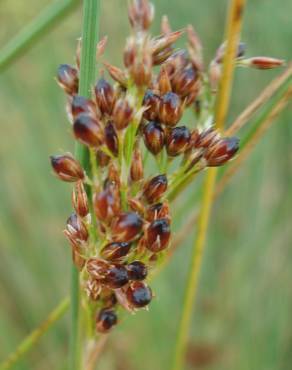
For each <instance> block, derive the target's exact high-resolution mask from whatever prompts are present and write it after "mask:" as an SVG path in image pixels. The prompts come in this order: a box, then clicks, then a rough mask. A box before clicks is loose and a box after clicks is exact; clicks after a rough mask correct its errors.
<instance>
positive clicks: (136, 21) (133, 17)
mask: <svg viewBox="0 0 292 370" xmlns="http://www.w3.org/2000/svg"><path fill="white" fill-rule="evenodd" d="M128 16H129V21H130V24H131V26H132V27H133V28H134V30H135V31H147V30H148V28H149V27H150V25H151V23H152V20H153V18H154V6H153V4H152V3H150V2H149V1H148V0H133V1H132V2H131V3H130V5H129V9H128Z"/></svg>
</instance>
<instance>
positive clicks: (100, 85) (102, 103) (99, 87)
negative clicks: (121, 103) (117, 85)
mask: <svg viewBox="0 0 292 370" xmlns="http://www.w3.org/2000/svg"><path fill="white" fill-rule="evenodd" d="M94 92H95V99H96V103H97V105H98V107H99V109H100V111H101V113H102V114H111V113H112V110H113V107H114V103H115V91H114V88H113V87H112V85H111V84H110V83H109V82H108V81H106V80H105V79H104V78H101V79H99V80H98V82H97V84H96V86H95V89H94Z"/></svg>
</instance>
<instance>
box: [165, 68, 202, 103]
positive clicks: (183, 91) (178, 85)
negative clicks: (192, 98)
mask: <svg viewBox="0 0 292 370" xmlns="http://www.w3.org/2000/svg"><path fill="white" fill-rule="evenodd" d="M197 80H198V74H197V72H196V71H195V69H194V68H193V67H189V68H185V69H183V70H182V71H180V72H178V73H176V74H175V75H174V77H173V79H172V81H171V85H172V88H173V91H174V92H175V93H177V94H178V95H180V96H182V97H185V96H187V95H188V94H190V93H191V92H192V91H193V90H194V89H195V88H196V84H197Z"/></svg>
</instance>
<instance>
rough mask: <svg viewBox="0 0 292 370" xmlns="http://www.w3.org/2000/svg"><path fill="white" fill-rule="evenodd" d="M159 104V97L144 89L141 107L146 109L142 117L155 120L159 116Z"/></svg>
mask: <svg viewBox="0 0 292 370" xmlns="http://www.w3.org/2000/svg"><path fill="white" fill-rule="evenodd" d="M159 104H160V97H159V96H158V95H157V94H155V93H154V92H153V91H152V90H146V93H145V95H144V99H143V107H145V109H146V110H145V112H144V114H143V117H144V118H146V119H147V120H148V121H154V120H157V119H158V117H159Z"/></svg>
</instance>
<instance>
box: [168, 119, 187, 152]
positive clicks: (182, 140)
mask: <svg viewBox="0 0 292 370" xmlns="http://www.w3.org/2000/svg"><path fill="white" fill-rule="evenodd" d="M190 140H191V133H190V130H189V129H188V128H187V127H185V126H180V127H175V128H173V129H171V131H170V133H169V134H168V136H167V139H166V151H167V154H168V155H169V156H171V157H175V156H177V155H179V154H181V153H184V152H185V151H186V150H187V149H188V148H189V146H190Z"/></svg>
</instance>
